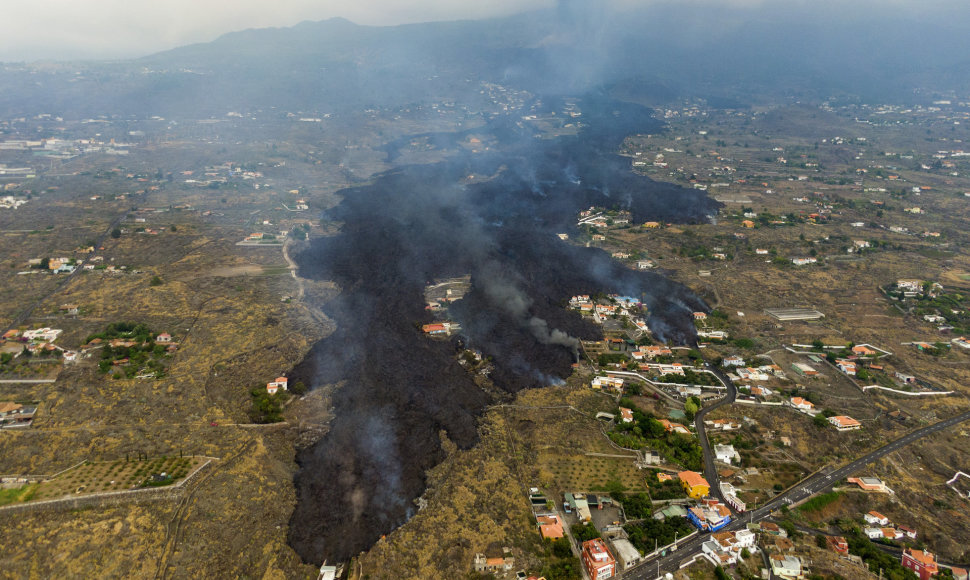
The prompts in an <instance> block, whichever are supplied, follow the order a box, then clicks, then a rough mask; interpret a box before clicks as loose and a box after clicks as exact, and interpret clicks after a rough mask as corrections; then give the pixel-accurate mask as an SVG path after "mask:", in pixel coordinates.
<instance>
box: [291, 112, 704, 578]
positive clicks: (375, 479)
mask: <svg viewBox="0 0 970 580" xmlns="http://www.w3.org/2000/svg"><path fill="white" fill-rule="evenodd" d="M581 103H582V109H583V116H582V121H583V123H584V125H585V126H584V128H583V130H582V131H581V133H580V135H579V136H577V137H561V138H558V139H539V138H537V137H536V136H535V135H533V134H532V132H531V131H530V130H528V129H526V128H523V127H521V126H518V125H516V124H515V123H514V122H513V121H510V120H499V121H496V122H493V123H492V124H491V125H489V126H488V127H486V128H485V129H482V131H481V132H482V133H488V134H490V135H493V136H497V137H498V138H499V141H500V145H499V146H497V147H493V148H492V149H493V151H492V152H490V153H478V154H473V153H468V152H464V153H456V154H455V155H454V156H453V157H452V158H451V159H449V160H448V161H445V162H441V163H438V164H433V165H412V166H404V167H399V168H396V169H393V170H390V171H388V172H386V173H384V174H382V175H379V176H378V177H377V178H376V179H375V180H374V181H373V183H372V184H370V185H366V186H362V187H356V188H351V189H347V190H345V191H343V192H341V195H342V196H343V201H342V203H341V204H340V205H338V206H337V207H335V208H334V209H333V210H331V212H330V213H329V215H328V216H327V217H328V218H329V219H332V220H335V221H338V222H340V223H341V224H342V227H341V231H340V233H339V234H338V235H336V236H332V237H322V238H317V239H314V240H313V241H312V244H311V246H310V248H309V249H308V250H305V251H304V252H302V253H301V254H300V255H298V256H297V261H298V263H299V268H300V274H301V275H302V276H304V277H308V278H314V279H326V280H333V281H335V282H336V283H337V284H338V285H339V288H340V289H341V293H340V295H339V296H338V297H337V298H336V299H334V300H332V301H330V302H328V303H327V304H324V305H322V308H323V310H324V311H325V312H326V313H327V314H328V315H329V316H331V317H332V318H333V319H334V320H335V321H336V323H337V330H336V331H335V332H334V333H333V334H332V335H330V336H328V337H327V338H326V339H324V340H322V341H320V342H319V343H318V344H316V345H315V346H314V348H313V349H312V350H311V352H310V353H309V355H308V356H307V357H306V359H305V360H304V361H303V362H302V363H301V364H300V366H299V367H298V368H297V369H296V370H295V371H294V375H295V376H297V377H299V378H301V379H302V380H304V381H305V382H306V383H307V384H308V385H311V386H314V387H315V386H320V385H324V384H331V383H341V384H342V386H341V387H340V388H339V389H338V390H337V391H336V393H335V395H334V399H333V404H334V410H335V413H336V416H335V418H334V419H333V421H332V423H331V425H330V430H329V432H328V434H327V435H326V436H325V437H324V438H322V439H321V440H320V441H318V442H317V443H316V444H315V445H313V446H311V447H308V448H305V449H301V450H300V451H299V452H298V455H297V461H298V463H299V466H300V470H299V472H298V473H297V476H296V488H297V496H298V503H297V506H296V509H295V511H294V513H293V516H292V518H291V521H290V536H289V540H290V543H291V545H292V546H293V547H294V548H295V549H296V551H297V552H298V553H299V554H300V556H301V557H302V558H303V559H304V560H305V561H308V562H315V563H319V562H322V561H323V560H325V559H326V560H328V561H330V562H331V563H332V562H336V561H344V560H347V559H349V558H350V557H352V556H354V555H356V554H358V553H359V552H361V551H362V550H366V549H368V548H369V547H370V546H372V545H373V544H374V542H376V541H377V540H378V539H379V538H380V537H381V535H382V534H386V533H388V532H390V531H391V530H393V529H394V528H396V527H398V526H400V525H401V524H403V523H404V522H405V521H406V520H407V519H408V518H409V517H410V516H411V515H412V514H413V513H414V511H415V510H416V507H415V505H414V499H415V498H417V497H418V496H420V495H421V494H422V493H423V491H424V486H425V480H424V473H425V471H426V470H428V469H429V468H431V467H433V466H434V465H436V464H437V463H438V462H439V461H441V460H442V458H443V452H442V450H441V446H440V438H439V432H440V431H442V430H444V431H446V432H447V434H448V437H449V438H450V439H451V440H452V441H454V442H455V443H456V444H458V445H459V446H460V447H463V448H467V447H469V446H472V445H474V444H475V443H476V437H477V435H476V419H477V417H478V416H479V415H480V414H481V412H482V410H483V408H484V407H485V406H486V405H488V404H490V403H492V402H494V395H490V394H488V393H486V392H485V391H483V390H482V389H481V388H479V387H478V386H477V385H476V384H475V383H474V382H473V380H472V378H471V376H469V374H468V373H467V371H465V370H464V369H463V368H462V367H461V366H460V365H459V364H458V362H457V359H456V353H457V349H458V346H459V345H458V343H459V341H461V342H462V343H463V344H464V345H465V346H466V347H467V348H475V349H478V350H480V351H482V352H483V353H484V354H486V355H488V356H491V357H492V358H493V360H494V365H495V367H494V371H493V372H492V374H491V378H492V380H493V381H494V383H495V385H496V387H498V388H499V389H501V390H502V391H505V392H507V393H509V394H513V393H515V392H517V391H519V390H521V389H525V388H529V387H534V386H546V385H550V384H555V383H556V382H559V381H561V380H562V379H563V378H564V377H566V376H568V375H569V373H570V372H571V364H572V363H573V362H575V356H576V354H575V351H576V346H577V344H578V342H577V340H578V339H582V340H589V339H596V338H601V337H602V334H601V331H600V330H599V328H598V327H597V326H596V325H595V324H592V323H590V322H587V321H584V320H583V319H582V318H581V317H580V316H579V315H578V314H576V313H574V312H570V311H569V310H567V309H566V308H564V307H563V304H564V301H565V300H568V298H569V297H570V296H572V295H574V294H591V293H595V292H603V293H619V294H623V295H630V296H636V297H641V298H642V301H643V303H644V304H645V305H646V306H647V307H648V308H649V311H650V316H649V319H648V323H649V324H650V326H651V329H652V330H653V332H654V334H655V335H656V336H657V337H659V338H661V339H667V340H670V341H673V342H676V343H691V342H693V341H694V340H695V334H694V330H693V324H692V319H691V315H690V313H691V312H692V311H694V310H704V309H706V308H707V307H706V305H705V304H704V303H703V302H702V301H701V300H700V299H699V298H698V297H696V296H695V295H693V294H692V293H691V292H690V291H689V290H687V289H686V288H684V287H683V286H681V285H679V284H676V283H673V282H671V281H669V280H667V279H666V278H664V277H663V276H661V275H658V274H654V273H648V272H638V271H634V270H631V269H629V268H627V267H625V266H623V265H621V264H619V263H617V262H614V261H613V260H612V259H611V258H610V256H609V255H608V254H607V253H606V252H604V251H602V250H599V249H595V248H584V247H577V246H574V245H571V244H570V243H569V242H566V241H562V240H560V239H559V238H558V237H557V236H556V234H557V233H560V232H567V233H571V234H572V233H574V232H575V230H576V226H575V224H576V216H577V214H578V212H579V211H581V210H583V209H586V208H588V207H590V206H593V205H596V206H603V207H607V208H616V209H626V210H629V211H630V212H632V214H633V218H634V221H637V222H643V221H647V220H658V221H668V222H680V223H685V222H703V221H707V219H708V216H710V215H712V214H713V213H715V212H716V209H717V203H716V202H714V201H713V200H711V199H710V198H708V197H707V196H706V195H705V194H704V193H703V192H699V191H694V190H689V189H684V188H680V187H676V186H672V185H667V184H660V183H656V182H653V181H651V180H649V179H647V178H645V177H642V176H638V175H635V174H634V173H632V171H631V170H630V160H629V159H627V158H624V157H620V156H618V155H616V154H615V153H614V152H615V151H616V150H617V149H618V147H619V145H620V144H621V142H622V140H623V138H624V137H625V136H627V135H630V134H634V133H641V132H651V131H653V132H656V131H657V130H659V126H658V124H657V122H656V121H655V120H653V119H652V118H651V117H650V116H649V111H648V110H646V109H644V108H641V107H639V106H635V105H630V104H625V103H618V102H615V101H611V100H608V99H606V98H603V97H599V96H595V95H594V96H587V97H585V98H584V99H583V100H582V101H581ZM438 138H439V139H440V140H443V141H447V139H448V136H447V135H443V136H438ZM389 155H393V151H390V152H389ZM471 175H474V176H476V179H472V180H470V179H469V176H471ZM478 176H490V177H489V178H487V179H482V178H480V177H478ZM465 274H471V277H472V289H471V291H470V292H469V293H468V294H466V295H465V297H464V298H463V299H462V300H461V301H459V302H457V303H455V305H453V306H452V307H451V308H450V312H451V315H452V317H453V318H454V319H455V320H457V321H458V322H460V323H461V325H462V332H461V337H454V338H453V339H452V340H451V341H443V340H431V339H429V338H427V337H425V336H424V335H423V334H422V332H421V328H420V327H421V325H422V324H427V323H429V322H431V321H432V318H431V315H430V314H429V313H428V312H427V311H426V310H425V303H424V297H423V290H424V287H425V286H426V285H427V284H428V283H429V282H431V281H432V280H435V279H440V278H447V277H452V276H461V275H465Z"/></svg>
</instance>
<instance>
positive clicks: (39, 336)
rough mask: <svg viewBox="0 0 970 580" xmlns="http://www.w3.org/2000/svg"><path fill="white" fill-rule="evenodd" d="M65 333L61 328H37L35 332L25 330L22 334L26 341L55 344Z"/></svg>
mask: <svg viewBox="0 0 970 580" xmlns="http://www.w3.org/2000/svg"><path fill="white" fill-rule="evenodd" d="M62 332H64V331H63V330H61V329H59V328H47V327H44V328H36V329H34V330H25V331H24V332H23V334H22V336H23V337H24V339H25V340H28V341H34V340H36V341H41V342H54V341H55V340H57V337H58V336H60V335H61V333H62Z"/></svg>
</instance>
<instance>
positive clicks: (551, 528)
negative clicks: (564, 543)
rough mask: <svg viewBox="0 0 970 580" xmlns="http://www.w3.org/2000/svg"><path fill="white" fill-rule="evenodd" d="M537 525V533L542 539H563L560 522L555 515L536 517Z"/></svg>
mask: <svg viewBox="0 0 970 580" xmlns="http://www.w3.org/2000/svg"><path fill="white" fill-rule="evenodd" d="M536 522H537V523H538V525H539V533H540V534H542V537H543V538H550V539H556V538H561V537H563V530H562V522H561V521H560V520H559V516H557V515H555V514H548V515H541V516H538V517H536Z"/></svg>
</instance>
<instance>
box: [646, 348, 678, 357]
mask: <svg viewBox="0 0 970 580" xmlns="http://www.w3.org/2000/svg"><path fill="white" fill-rule="evenodd" d="M643 350H644V351H645V352H646V353H647V356H649V357H650V358H655V357H658V356H671V355H673V351H672V350H670V349H669V348H667V347H666V346H648V347H646V348H645V349H643Z"/></svg>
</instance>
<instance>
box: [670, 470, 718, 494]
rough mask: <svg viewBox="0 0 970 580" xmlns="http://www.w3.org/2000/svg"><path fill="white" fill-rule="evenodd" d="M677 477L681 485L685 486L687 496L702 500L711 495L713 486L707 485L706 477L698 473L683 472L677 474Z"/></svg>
mask: <svg viewBox="0 0 970 580" xmlns="http://www.w3.org/2000/svg"><path fill="white" fill-rule="evenodd" d="M677 477H678V478H679V479H680V483H681V485H683V486H684V491H686V492H687V495H688V496H690V497H692V498H694V499H700V498H702V497H704V496H705V495H708V494H709V493H711V484H709V483H707V480H706V479H704V476H702V475H701V474H700V473H697V472H696V471H681V472H680V473H678V474H677Z"/></svg>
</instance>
